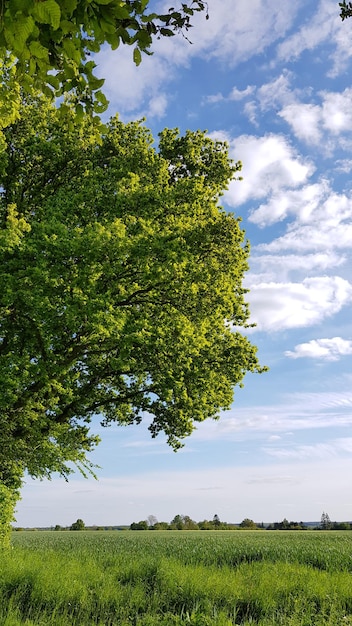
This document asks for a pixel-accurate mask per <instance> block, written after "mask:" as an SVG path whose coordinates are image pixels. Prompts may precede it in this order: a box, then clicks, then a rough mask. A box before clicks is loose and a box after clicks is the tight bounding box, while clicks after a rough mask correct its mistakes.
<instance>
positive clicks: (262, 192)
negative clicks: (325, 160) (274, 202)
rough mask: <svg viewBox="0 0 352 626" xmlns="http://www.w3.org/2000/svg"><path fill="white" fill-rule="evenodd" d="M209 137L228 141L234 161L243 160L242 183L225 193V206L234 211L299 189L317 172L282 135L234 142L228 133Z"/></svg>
mask: <svg viewBox="0 0 352 626" xmlns="http://www.w3.org/2000/svg"><path fill="white" fill-rule="evenodd" d="M210 137H213V138H214V139H219V140H222V141H227V142H228V144H229V146H230V156H231V157H232V158H233V159H235V160H237V159H239V158H240V159H241V161H242V164H243V169H242V175H243V181H241V182H240V183H239V182H236V181H233V182H232V183H231V184H230V187H229V190H228V191H227V192H226V193H225V200H226V202H227V203H228V204H229V205H230V206H233V207H235V206H239V205H241V204H243V203H244V202H247V201H248V200H250V199H253V198H263V197H266V196H268V195H270V194H272V193H275V192H277V191H278V190H279V189H285V188H286V189H289V188H292V187H299V186H301V185H302V184H304V183H305V182H306V181H307V179H308V178H309V177H310V176H311V175H312V173H313V171H314V166H313V164H312V163H311V162H310V161H308V160H306V159H304V158H303V157H302V156H300V155H299V154H298V153H297V152H296V151H295V149H294V148H293V146H292V145H291V144H290V143H289V142H288V140H287V139H286V137H284V136H282V135H275V134H268V135H264V136H263V137H256V136H254V135H241V136H240V137H238V138H237V139H232V138H231V137H230V136H229V135H228V133H226V132H224V131H217V132H216V133H211V134H210Z"/></svg>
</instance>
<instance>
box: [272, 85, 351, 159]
mask: <svg viewBox="0 0 352 626" xmlns="http://www.w3.org/2000/svg"><path fill="white" fill-rule="evenodd" d="M320 97H321V99H322V103H321V105H318V104H312V103H310V104H305V103H301V102H294V103H291V104H288V105H287V106H285V107H284V108H283V109H282V110H281V111H280V113H279V115H280V117H282V118H283V119H285V120H286V122H287V123H288V124H289V125H290V126H291V127H292V130H293V132H294V134H295V135H296V137H298V139H301V140H302V141H305V142H306V143H308V144H318V143H319V142H321V140H322V139H323V138H325V135H326V134H327V133H328V135H329V136H330V144H331V145H333V144H334V143H336V141H338V136H339V135H341V134H342V133H346V132H349V131H351V130H352V110H351V98H352V89H351V88H348V89H345V90H344V91H343V92H342V93H336V92H321V93H320ZM324 140H325V139H324ZM340 146H341V147H344V144H343V143H341V142H340Z"/></svg>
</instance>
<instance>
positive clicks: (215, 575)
mask: <svg viewBox="0 0 352 626" xmlns="http://www.w3.org/2000/svg"><path fill="white" fill-rule="evenodd" d="M0 558H1V568H0V626H19V625H25V626H76V625H77V626H78V625H79V626H89V625H93V624H94V625H97V626H110V625H111V626H112V625H115V624H116V625H118V626H181V625H183V624H190V625H192V626H234V625H235V624H236V625H241V626H249V625H250V624H251V625H253V624H257V625H260V626H269V625H270V626H274V625H275V626H276V625H282V626H311V625H314V626H327V625H329V626H352V532H313V531H307V532H302V531H301V532H292V531H291V532H268V531H261V532H255V531H251V532H241V531H234V532H231V531H225V532H222V531H218V532H215V531H210V532H207V531H200V532H197V531H191V532H187V531H182V532H180V531H179V532H171V531H161V532H152V531H148V532H118V531H115V532H94V531H87V532H84V531H82V532H56V533H55V532H21V533H14V535H13V548H12V550H11V552H10V553H3V554H1V555H0Z"/></svg>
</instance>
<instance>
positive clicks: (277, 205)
mask: <svg viewBox="0 0 352 626" xmlns="http://www.w3.org/2000/svg"><path fill="white" fill-rule="evenodd" d="M329 194H331V189H330V187H329V184H328V182H327V181H324V180H322V181H320V182H319V183H316V184H313V185H305V186H304V187H301V188H300V189H287V190H286V189H285V190H284V191H283V190H281V189H278V190H277V191H276V193H274V194H273V195H272V197H271V198H270V200H269V202H267V203H266V204H261V205H260V206H259V207H258V208H257V209H255V210H253V211H251V213H250V215H249V220H250V221H251V222H253V223H254V224H257V225H258V226H260V227H264V226H268V225H271V224H274V223H275V222H280V221H282V220H284V219H285V218H286V217H288V215H293V216H294V217H295V218H296V219H297V220H298V221H300V222H309V221H310V220H311V219H312V215H313V214H314V212H316V211H317V209H319V210H320V205H321V203H322V202H323V201H324V200H325V199H327V198H328V197H329Z"/></svg>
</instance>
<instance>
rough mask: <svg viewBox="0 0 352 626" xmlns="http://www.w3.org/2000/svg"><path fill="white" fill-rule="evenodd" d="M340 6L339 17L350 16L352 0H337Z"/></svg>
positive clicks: (343, 18)
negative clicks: (350, 0)
mask: <svg viewBox="0 0 352 626" xmlns="http://www.w3.org/2000/svg"><path fill="white" fill-rule="evenodd" d="M339 7H340V17H341V19H342V21H343V20H346V19H347V18H348V17H352V2H346V0H343V2H339Z"/></svg>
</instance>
